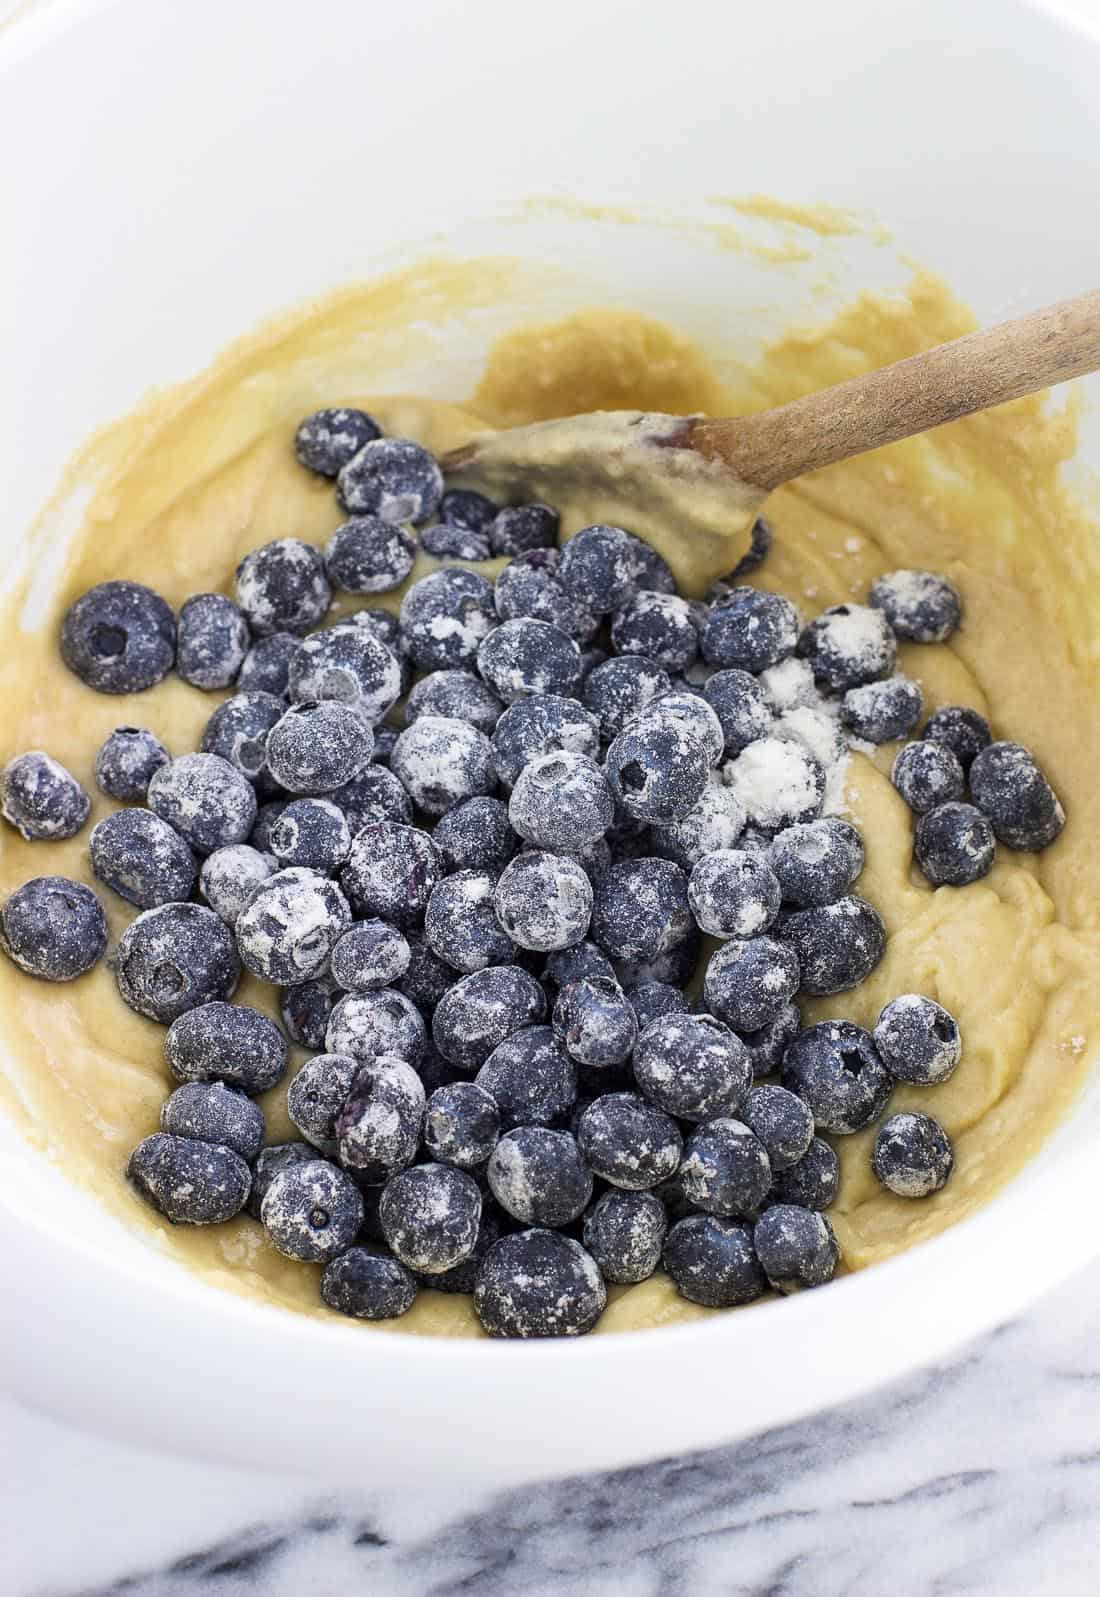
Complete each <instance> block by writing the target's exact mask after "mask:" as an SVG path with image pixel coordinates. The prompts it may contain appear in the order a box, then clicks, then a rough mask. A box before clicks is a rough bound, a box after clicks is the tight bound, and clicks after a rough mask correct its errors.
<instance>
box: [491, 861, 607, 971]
mask: <svg viewBox="0 0 1100 1597" xmlns="http://www.w3.org/2000/svg"><path fill="white" fill-rule="evenodd" d="M493 906H494V908H495V910H496V915H497V920H498V921H499V922H500V924H501V926H502V927H503V928H504V930H505V931H506V932H507V933H508V936H509V937H510V938H511V939H512V941H513V942H514V943H518V944H519V946H520V948H527V949H531V950H532V951H534V952H536V953H543V954H548V953H551V952H552V951H553V950H554V949H557V948H570V947H571V946H572V945H573V944H574V943H579V942H580V940H581V938H582V937H584V936H585V935H586V934H587V932H588V927H589V922H590V921H591V919H592V884H591V882H590V881H589V880H588V876H587V874H586V873H585V871H584V869H583V868H582V867H581V866H580V865H578V864H577V862H576V860H574V859H570V858H569V856H568V855H565V854H548V853H544V852H542V851H541V850H537V849H533V850H531V852H530V853H527V854H517V856H516V858H515V859H514V860H512V861H511V863H510V864H508V865H506V866H505V867H504V870H503V871H502V872H501V874H500V877H499V879H498V881H497V884H496V887H495V889H494V891H493Z"/></svg>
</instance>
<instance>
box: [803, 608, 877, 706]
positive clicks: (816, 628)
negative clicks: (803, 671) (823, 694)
mask: <svg viewBox="0 0 1100 1597" xmlns="http://www.w3.org/2000/svg"><path fill="white" fill-rule="evenodd" d="M798 652H799V655H800V656H801V657H802V658H803V659H804V660H809V662H810V665H811V666H812V668H813V673H814V681H815V682H816V683H817V684H818V686H819V687H821V688H824V689H825V690H826V691H827V692H829V693H847V691H848V689H849V688H858V687H861V686H862V685H863V683H865V682H878V681H881V679H882V678H883V677H888V676H889V675H890V673H891V671H893V669H894V664H895V662H896V660H897V657H898V643H897V638H896V637H895V636H894V629H893V628H892V627H891V625H890V623H889V621H887V619H886V617H885V616H884V615H883V613H882V611H881V610H872V609H870V607H869V606H867V605H864V604H835V605H832V606H831V607H830V608H829V609H828V610H823V611H822V612H821V614H820V615H819V616H818V617H817V618H816V619H815V620H813V621H811V622H810V624H809V626H807V627H806V628H804V630H803V632H802V635H801V636H800V638H799V640H798Z"/></svg>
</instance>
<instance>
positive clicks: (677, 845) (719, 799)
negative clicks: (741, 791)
mask: <svg viewBox="0 0 1100 1597" xmlns="http://www.w3.org/2000/svg"><path fill="white" fill-rule="evenodd" d="M744 830H745V811H744V808H743V807H742V804H741V800H740V799H739V798H738V797H737V794H736V793H735V792H734V791H733V789H732V788H730V787H725V786H724V785H723V784H722V783H721V782H720V781H718V780H717V779H716V778H715V777H713V776H712V777H711V779H710V780H709V781H708V783H707V785H706V787H705V788H704V789H703V791H702V793H701V794H700V796H699V801H698V803H697V804H696V805H694V807H693V808H692V809H690V810H689V811H688V812H687V814H686V815H685V816H683V817H682V818H681V819H680V820H678V821H670V822H669V823H668V825H666V826H654V827H653V828H652V831H651V833H650V841H651V847H652V852H653V853H654V854H659V855H660V856H661V858H662V859H670V860H672V861H673V862H674V863H675V864H677V865H679V866H680V867H681V868H682V869H683V870H685V871H688V872H690V871H691V870H692V869H693V868H694V867H695V866H696V865H698V864H699V863H700V862H701V861H703V860H704V859H706V857H707V856H708V855H710V854H715V853H718V852H720V851H722V850H728V849H733V848H736V846H737V843H738V840H739V839H740V837H741V835H742V833H743V832H744Z"/></svg>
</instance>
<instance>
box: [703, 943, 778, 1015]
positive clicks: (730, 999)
mask: <svg viewBox="0 0 1100 1597" xmlns="http://www.w3.org/2000/svg"><path fill="white" fill-rule="evenodd" d="M798 988H799V962H798V956H797V953H796V952H795V949H794V948H792V947H791V946H790V945H789V944H788V943H787V942H780V941H779V939H778V938H776V937H749V938H735V939H733V940H732V941H731V942H728V943H726V944H724V946H723V947H722V948H720V949H719V950H718V952H717V953H716V954H713V955H712V956H711V960H710V963H709V964H708V966H707V973H706V976H705V978H704V980H703V999H704V1002H705V1003H706V1006H707V1008H708V1009H709V1010H710V1012H711V1013H712V1014H713V1015H717V1017H718V1018H719V1020H722V1021H725V1023H726V1024H727V1025H729V1026H732V1027H733V1029H734V1030H735V1031H759V1030H760V1028H761V1027H762V1026H766V1025H768V1024H769V1022H770V1021H773V1020H774V1019H775V1018H776V1016H777V1015H778V1014H779V1012H780V1011H781V1010H782V1008H783V1006H784V1005H785V1004H786V1003H787V1002H788V1000H789V999H791V998H793V997H794V995H795V993H796V992H797V991H798Z"/></svg>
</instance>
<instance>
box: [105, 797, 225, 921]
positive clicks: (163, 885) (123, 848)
mask: <svg viewBox="0 0 1100 1597" xmlns="http://www.w3.org/2000/svg"><path fill="white" fill-rule="evenodd" d="M88 852H89V854H90V856H91V861H92V870H93V871H94V872H95V874H96V876H97V877H98V879H99V880H100V881H101V882H103V884H104V885H105V886H106V887H109V888H110V889H111V891H112V892H115V893H117V894H118V895H119V897H120V898H124V899H125V900H126V902H127V903H129V904H136V905H137V907H138V908H139V909H153V908H154V907H155V906H156V905H157V904H170V903H178V902H180V901H182V900H183V899H186V898H190V896H191V892H192V889H193V888H194V886H195V880H196V878H197V876H198V873H199V867H198V861H197V860H196V858H195V856H194V854H192V852H191V850H190V848H189V847H188V846H187V844H186V843H185V842H184V840H183V838H182V837H181V836H180V834H179V833H178V832H177V831H176V830H175V828H174V827H171V826H169V825H168V823H167V822H166V821H162V820H161V819H160V817H159V816H157V815H154V814H153V812H152V811H151V810H144V809H126V810H115V811H114V812H113V813H112V814H110V815H106V816H104V818H103V820H101V821H100V822H98V823H97V825H96V826H94V827H93V828H92V835H91V837H90V838H89V840H88Z"/></svg>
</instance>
